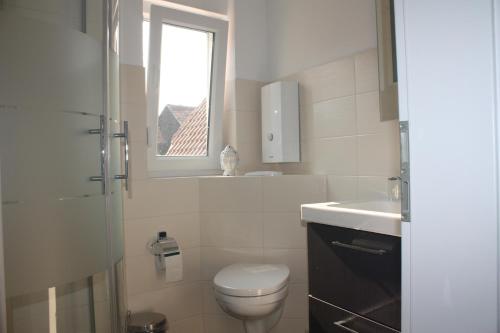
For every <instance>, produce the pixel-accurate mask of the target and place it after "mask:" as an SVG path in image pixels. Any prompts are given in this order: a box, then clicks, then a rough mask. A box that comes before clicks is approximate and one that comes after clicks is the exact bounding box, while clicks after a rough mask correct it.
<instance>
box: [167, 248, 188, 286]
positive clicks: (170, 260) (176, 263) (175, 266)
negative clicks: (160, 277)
mask: <svg viewBox="0 0 500 333" xmlns="http://www.w3.org/2000/svg"><path fill="white" fill-rule="evenodd" d="M163 262H164V264H165V266H164V267H165V282H177V281H182V277H183V270H184V269H183V264H182V252H180V251H179V254H174V255H165V256H163Z"/></svg>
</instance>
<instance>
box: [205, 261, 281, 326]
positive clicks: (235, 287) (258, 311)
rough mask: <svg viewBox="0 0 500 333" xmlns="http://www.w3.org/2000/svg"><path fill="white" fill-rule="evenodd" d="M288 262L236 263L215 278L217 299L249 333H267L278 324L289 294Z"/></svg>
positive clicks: (221, 271)
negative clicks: (277, 263)
mask: <svg viewBox="0 0 500 333" xmlns="http://www.w3.org/2000/svg"><path fill="white" fill-rule="evenodd" d="M289 277H290V270H289V269H288V267H287V266H286V265H271V264H234V265H230V266H227V267H224V268H223V269H221V270H220V271H219V273H217V275H216V276H215V278H214V291H215V298H216V299H217V302H218V303H219V305H220V306H221V308H222V309H223V310H224V311H225V312H227V313H228V314H230V315H231V316H233V317H235V318H238V319H241V320H243V324H244V326H245V330H246V332H247V333H267V332H269V331H270V330H271V328H273V327H274V325H276V324H277V323H278V321H279V320H280V318H281V314H282V313H283V306H284V304H285V298H286V296H287V295H288V279H289Z"/></svg>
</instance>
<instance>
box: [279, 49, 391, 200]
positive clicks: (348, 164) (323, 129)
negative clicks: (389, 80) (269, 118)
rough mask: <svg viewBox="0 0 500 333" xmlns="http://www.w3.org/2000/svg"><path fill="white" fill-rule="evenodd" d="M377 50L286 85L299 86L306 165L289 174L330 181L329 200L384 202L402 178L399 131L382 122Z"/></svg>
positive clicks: (307, 73) (295, 166)
mask: <svg viewBox="0 0 500 333" xmlns="http://www.w3.org/2000/svg"><path fill="white" fill-rule="evenodd" d="M377 59H378V58H377V50H376V49H370V50H367V51H365V52H361V53H357V54H354V55H352V56H350V57H346V58H342V59H339V60H336V61H333V62H331V63H329V64H326V65H323V66H319V67H315V68H312V69H310V70H307V71H305V72H302V73H298V74H296V75H293V76H292V77H290V78H287V79H294V80H298V81H299V84H300V104H301V107H300V109H301V111H300V117H301V150H302V151H301V153H302V159H303V163H300V164H287V165H283V166H282V170H283V171H284V172H286V173H306V174H324V175H328V198H329V200H354V199H360V200H365V199H377V198H378V199H381V198H384V197H385V196H386V193H387V178H388V177H391V176H397V175H399V127H398V126H399V125H398V121H397V120H392V121H386V122H381V121H380V118H379V117H380V113H379V103H378V96H379V93H378V65H377V64H378V60H377Z"/></svg>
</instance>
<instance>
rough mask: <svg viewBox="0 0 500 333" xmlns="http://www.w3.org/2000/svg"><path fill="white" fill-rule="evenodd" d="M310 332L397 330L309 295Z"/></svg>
mask: <svg viewBox="0 0 500 333" xmlns="http://www.w3.org/2000/svg"><path fill="white" fill-rule="evenodd" d="M309 332H310V333H395V332H398V331H397V330H395V329H393V328H390V327H387V326H384V325H380V324H378V323H376V322H374V321H371V320H368V319H366V318H363V317H360V316H357V315H355V314H353V313H351V312H347V311H344V310H342V309H340V308H338V307H335V306H332V305H331V304H328V303H325V302H323V301H320V300H317V299H315V298H313V297H309Z"/></svg>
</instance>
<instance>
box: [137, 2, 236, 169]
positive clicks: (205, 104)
mask: <svg viewBox="0 0 500 333" xmlns="http://www.w3.org/2000/svg"><path fill="white" fill-rule="evenodd" d="M150 18H151V20H150V22H147V21H144V26H143V31H144V36H143V37H144V58H145V66H146V68H147V82H148V86H147V95H148V127H149V138H148V139H149V148H148V150H149V152H148V167H149V169H150V171H151V172H152V173H153V174H154V173H159V174H172V175H189V174H207V173H210V172H213V171H214V170H216V169H218V161H219V153H220V151H221V149H222V111H223V99H224V81H225V66H226V47H227V22H226V21H223V20H219V19H215V18H211V17H205V16H201V15H197V14H192V13H187V12H183V11H179V10H176V9H171V8H164V7H159V6H154V5H153V6H151V15H150ZM165 171H166V172H165Z"/></svg>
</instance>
